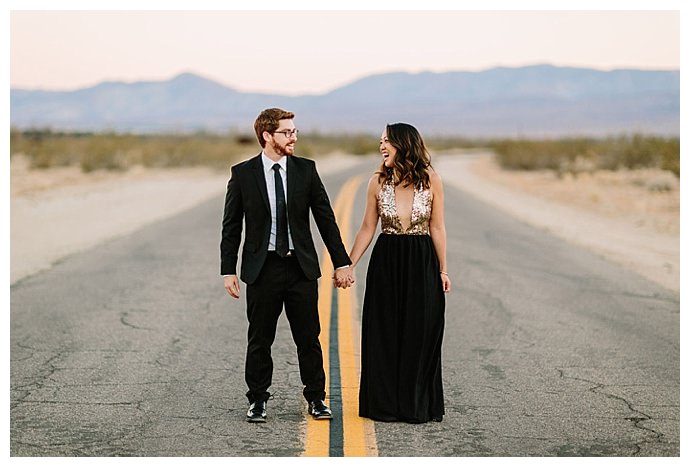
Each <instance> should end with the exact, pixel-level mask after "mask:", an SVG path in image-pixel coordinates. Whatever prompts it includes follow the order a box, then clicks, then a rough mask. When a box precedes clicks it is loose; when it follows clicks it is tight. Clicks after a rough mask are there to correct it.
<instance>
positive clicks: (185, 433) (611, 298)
mask: <svg viewBox="0 0 690 467" xmlns="http://www.w3.org/2000/svg"><path fill="white" fill-rule="evenodd" d="M376 164H377V162H376V161H375V160H368V161H364V162H363V163H362V164H360V165H356V166H354V167H351V168H349V169H347V170H343V171H341V172H340V173H338V174H335V175H332V176H328V177H326V178H325V179H324V182H325V184H326V186H327V189H328V191H329V194H330V196H331V201H332V202H333V204H334V206H335V207H336V211H337V213H338V216H339V218H340V222H341V226H342V228H343V231H344V232H345V233H347V235H348V237H351V236H352V235H353V234H354V233H355V232H356V229H357V228H358V226H359V223H360V220H361V213H362V211H363V201H364V200H363V197H364V190H365V184H366V177H367V174H368V173H371V172H372V171H373V170H374V168H375V166H376ZM442 175H443V174H442ZM446 208H447V215H446V219H447V231H448V247H449V248H448V250H449V274H450V275H451V277H452V279H453V291H452V293H451V294H450V295H448V297H447V298H448V305H447V310H446V323H447V325H446V331H445V337H444V347H443V352H444V353H443V371H444V388H445V397H446V416H445V418H444V420H443V422H441V423H428V424H424V425H408V424H399V423H378V422H377V423H373V422H370V421H367V420H363V419H359V417H356V405H353V404H354V403H355V402H356V381H357V377H356V371H357V365H358V361H357V355H358V351H359V349H358V347H357V345H358V336H359V328H358V325H359V324H358V323H359V319H358V318H359V315H358V313H359V305H358V304H359V303H361V301H362V297H363V292H364V291H363V289H362V287H363V285H364V283H365V274H366V268H365V265H366V260H367V258H365V259H364V260H363V261H362V263H361V266H360V267H359V269H358V271H357V285H358V287H356V288H355V289H350V291H349V292H348V293H347V294H342V293H341V292H337V293H335V294H333V290H332V288H330V286H329V285H328V284H327V283H325V284H322V286H321V289H320V290H321V291H322V293H321V300H322V302H321V303H320V307H321V313H322V328H324V332H323V334H322V338H323V341H324V349H328V350H327V351H328V355H327V365H328V370H329V377H328V378H329V385H330V389H329V396H330V404H331V406H332V407H333V409H334V412H335V419H334V420H333V421H331V422H323V421H321V422H318V424H316V423H315V422H313V421H311V420H308V416H307V414H306V405H305V404H304V402H303V400H302V396H301V384H300V381H299V370H298V367H297V357H296V352H295V348H294V344H293V343H292V339H291V336H290V332H289V328H288V324H287V320H286V319H285V318H284V317H282V318H281V322H280V324H279V330H278V336H277V338H276V343H275V345H274V348H273V356H274V364H275V369H274V382H273V386H272V388H271V391H272V392H273V393H274V397H273V399H272V400H270V401H269V403H268V409H269V419H268V423H266V424H260V425H258V426H257V425H256V424H251V425H250V424H248V423H246V422H245V418H244V417H245V413H246V408H247V404H246V398H245V396H244V393H245V391H246V388H245V384H244V376H243V369H244V351H245V343H246V317H245V311H244V296H243V297H242V298H241V299H240V300H239V301H235V300H232V299H231V298H230V297H229V296H228V295H227V294H226V293H225V291H224V290H223V287H222V281H221V280H220V277H219V275H218V242H219V236H220V220H221V216H222V209H223V199H222V196H219V197H218V198H216V199H213V200H211V201H208V202H206V203H204V204H202V205H199V206H197V207H195V208H193V209H191V210H188V211H185V212H183V213H181V214H179V215H177V216H175V217H173V218H170V219H167V220H164V221H161V222H158V223H155V224H152V225H150V226H148V227H145V228H142V229H140V230H138V231H137V232H135V233H133V234H130V235H127V236H125V237H122V238H119V239H117V240H113V241H110V242H107V243H104V244H101V245H99V246H97V247H96V248H93V249H91V250H89V251H86V252H83V253H79V254H76V255H74V256H71V257H68V258H66V259H64V260H63V261H61V262H60V263H59V264H57V265H56V266H55V267H53V268H52V269H50V270H48V271H45V272H43V273H40V274H37V275H35V276H32V277H29V278H26V279H24V280H22V281H20V282H18V283H17V284H15V285H14V286H13V287H12V288H11V294H10V299H11V317H10V330H11V342H10V348H11V354H10V359H11V363H10V370H11V376H10V386H11V395H10V454H11V455H12V456H302V455H307V456H309V455H316V456H325V455H330V456H343V455H345V456H348V455H357V456H365V455H378V456H678V455H679V454H680V440H679V431H680V401H679V399H680V351H679V349H680V343H679V340H680V324H679V321H680V319H679V310H680V305H679V297H678V296H677V294H674V293H673V292H670V291H667V290H665V289H663V288H661V287H659V286H657V285H655V284H653V283H651V282H649V281H647V280H645V279H643V278H642V277H640V276H637V275H635V274H633V273H630V272H627V271H625V270H623V269H621V268H620V267H618V266H616V265H614V264H611V263H609V262H607V261H605V260H603V259H601V258H600V257H598V256H596V255H594V254H592V253H590V252H588V251H586V250H584V249H581V248H579V247H575V246H572V245H569V244H567V243H565V242H564V241H562V240H559V239H557V238H555V237H553V236H551V235H549V234H547V233H545V232H543V231H540V230H537V229H534V228H532V227H530V226H528V225H526V224H523V223H521V222H519V221H516V220H514V219H513V218H511V217H509V216H507V215H506V214H504V213H502V212H499V211H497V210H495V209H493V208H491V207H489V206H488V205H486V204H483V203H481V202H479V201H477V200H475V199H474V198H472V197H471V196H469V195H467V194H464V193H463V192H462V191H460V190H458V189H456V188H452V187H449V186H447V187H446ZM46 235H50V232H46ZM348 241H349V240H348ZM319 250H320V247H319ZM323 264H324V266H323V268H324V271H325V272H326V273H327V272H328V270H329V268H330V261H329V260H328V259H326V260H325V261H323ZM242 292H244V290H243V291H242ZM411 345H414V344H413V343H411Z"/></svg>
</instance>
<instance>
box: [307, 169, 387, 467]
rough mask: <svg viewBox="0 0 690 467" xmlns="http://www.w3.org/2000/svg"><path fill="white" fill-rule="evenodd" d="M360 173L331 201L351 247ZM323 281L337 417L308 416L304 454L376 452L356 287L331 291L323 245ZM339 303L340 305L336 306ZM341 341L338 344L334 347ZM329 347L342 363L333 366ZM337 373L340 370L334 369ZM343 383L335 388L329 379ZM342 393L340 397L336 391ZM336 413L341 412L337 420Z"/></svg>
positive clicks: (330, 400)
mask: <svg viewBox="0 0 690 467" xmlns="http://www.w3.org/2000/svg"><path fill="white" fill-rule="evenodd" d="M363 178H364V177H363V176H362V175H358V176H355V177H352V178H350V179H349V180H348V181H347V182H346V183H345V184H344V185H343V187H342V189H341V190H340V192H339V193H338V196H337V198H336V201H335V203H334V206H333V211H334V212H335V216H336V219H337V221H338V226H339V227H340V232H341V235H342V238H343V242H344V243H345V247H346V249H348V250H349V249H350V236H351V234H350V223H351V222H350V221H351V219H352V208H353V205H354V200H355V194H356V192H357V188H358V187H359V185H360V184H361V183H362V180H363ZM322 258H323V264H322V266H321V272H322V277H321V284H320V286H319V319H320V320H321V336H320V340H321V348H322V349H323V359H324V362H323V363H324V369H325V370H326V388H327V396H326V397H327V404H329V405H330V406H331V408H332V409H333V420H331V421H330V422H325V421H323V420H313V419H312V418H311V417H309V418H308V419H307V433H306V438H307V439H306V443H305V449H304V456H322V457H327V456H355V457H363V456H377V455H378V450H377V447H376V435H375V433H374V423H373V422H372V421H371V420H369V419H366V418H361V417H360V416H359V413H358V411H359V370H360V369H359V361H360V360H359V357H360V355H359V348H360V322H359V313H357V312H356V310H357V298H356V296H355V290H354V287H350V288H348V289H345V290H343V289H337V292H335V293H334V291H333V283H332V281H331V277H332V276H333V266H332V263H331V261H330V259H328V252H327V251H326V250H325V249H324V254H323V255H322ZM334 305H337V306H334ZM332 322H333V323H337V331H336V332H337V335H334V336H331V323H332ZM334 344H337V349H336V348H335V347H334ZM331 351H333V352H336V351H337V353H335V354H334V355H335V356H336V357H337V361H338V363H339V365H338V366H337V367H334V368H332V369H331V361H332V359H331ZM332 371H333V372H338V374H337V375H336V374H333V375H332V374H331V373H332ZM338 381H339V382H340V387H335V388H334V387H332V386H331V382H334V383H337V382H338ZM338 393H339V394H340V398H339V400H338V399H337V394H338ZM337 417H340V419H338V418H337Z"/></svg>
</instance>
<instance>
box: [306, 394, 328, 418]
mask: <svg viewBox="0 0 690 467" xmlns="http://www.w3.org/2000/svg"><path fill="white" fill-rule="evenodd" d="M309 415H311V416H312V417H314V418H315V419H316V420H329V419H331V418H333V413H332V412H331V409H329V408H328V406H327V405H326V404H324V403H323V401H322V400H320V399H317V400H315V401H311V402H310V403H309Z"/></svg>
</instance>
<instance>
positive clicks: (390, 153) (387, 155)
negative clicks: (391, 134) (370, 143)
mask: <svg viewBox="0 0 690 467" xmlns="http://www.w3.org/2000/svg"><path fill="white" fill-rule="evenodd" d="M379 152H380V153H381V155H382V156H383V165H385V166H386V167H388V168H390V167H393V161H395V155H396V154H397V153H398V150H397V149H395V148H394V147H393V145H392V144H391V143H390V142H388V136H387V135H386V130H383V134H382V135H381V141H379Z"/></svg>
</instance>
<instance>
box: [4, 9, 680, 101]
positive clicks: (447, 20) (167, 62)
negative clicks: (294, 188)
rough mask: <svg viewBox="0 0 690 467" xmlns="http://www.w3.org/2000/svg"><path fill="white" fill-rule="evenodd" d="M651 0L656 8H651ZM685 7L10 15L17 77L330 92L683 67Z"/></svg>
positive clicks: (30, 84)
mask: <svg viewBox="0 0 690 467" xmlns="http://www.w3.org/2000/svg"><path fill="white" fill-rule="evenodd" d="M652 5H653V4H652ZM680 19H681V14H680V12H679V11H596V10H589V11H504V10H494V11H422V12H420V11H319V12H317V11H292V12H278V11H272V10H269V11H176V12H173V11H168V12H164V11H90V12H88V11H52V12H49V11H12V12H11V13H10V85H11V87H13V88H17V87H19V88H28V89H46V90H68V89H77V88H81V87H86V86H91V85H94V84H97V83H99V82H101V81H104V80H115V81H127V82H130V81H139V80H152V81H158V80H166V79H170V78H172V77H174V76H175V75H177V74H179V73H182V72H187V71H188V72H192V73H196V74H199V75H201V76H204V77H206V78H209V79H212V80H214V81H217V82H219V83H221V84H223V85H226V86H230V87H232V88H234V89H237V90H240V91H255V92H265V93H277V94H287V95H299V94H320V93H324V92H328V91H330V90H332V89H334V88H337V87H339V86H342V85H345V84H348V83H350V82H352V81H354V80H356V79H358V78H361V77H364V76H367V75H370V74H374V73H384V72H391V71H409V72H419V71H435V72H443V71H453V70H471V71H477V70H483V69H487V68H491V67H495V66H524V65H530V64H537V63H550V64H554V65H562V66H578V67H591V68H597V69H604V70H609V69H613V68H641V69H664V70H668V69H679V68H680Z"/></svg>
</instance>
